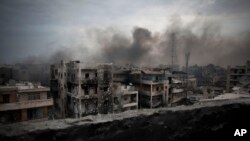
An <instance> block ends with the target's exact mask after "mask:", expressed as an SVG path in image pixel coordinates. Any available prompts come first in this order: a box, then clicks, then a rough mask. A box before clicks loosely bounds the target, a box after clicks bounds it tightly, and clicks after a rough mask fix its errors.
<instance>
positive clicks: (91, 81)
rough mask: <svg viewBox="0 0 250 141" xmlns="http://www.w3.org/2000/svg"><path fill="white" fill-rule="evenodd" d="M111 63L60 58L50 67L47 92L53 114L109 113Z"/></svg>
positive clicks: (111, 97)
mask: <svg viewBox="0 0 250 141" xmlns="http://www.w3.org/2000/svg"><path fill="white" fill-rule="evenodd" d="M112 83H113V74H112V64H97V65H96V64H90V63H81V62H80V61H70V62H64V61H62V62H61V63H60V64H55V65H52V66H51V92H52V95H53V97H54V99H55V111H56V113H57V117H59V118H60V117H66V116H74V117H81V116H84V115H89V114H96V113H110V112H112V109H113V104H112V103H113V96H112Z"/></svg>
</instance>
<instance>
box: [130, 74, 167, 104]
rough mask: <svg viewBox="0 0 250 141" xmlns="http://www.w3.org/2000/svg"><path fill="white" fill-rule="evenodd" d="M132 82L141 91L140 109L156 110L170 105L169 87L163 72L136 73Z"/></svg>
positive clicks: (131, 75) (131, 76) (132, 75)
mask: <svg viewBox="0 0 250 141" xmlns="http://www.w3.org/2000/svg"><path fill="white" fill-rule="evenodd" d="M130 81H131V82H132V83H133V85H135V88H136V89H137V90H138V91H139V105H140V107H142V108H143V107H145V108H156V107H161V106H165V105H167V104H168V94H169V92H168V89H169V85H168V81H167V79H166V77H165V75H164V72H163V71H152V70H142V71H134V72H131V74H130Z"/></svg>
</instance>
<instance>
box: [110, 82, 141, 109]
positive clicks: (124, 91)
mask: <svg viewBox="0 0 250 141" xmlns="http://www.w3.org/2000/svg"><path fill="white" fill-rule="evenodd" d="M113 86H114V88H113V92H114V108H113V110H114V112H121V111H127V110H134V109H138V91H136V90H135V89H134V86H130V85H123V84H120V83H115V84H114V85H113Z"/></svg>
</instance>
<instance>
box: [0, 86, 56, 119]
mask: <svg viewBox="0 0 250 141" xmlns="http://www.w3.org/2000/svg"><path fill="white" fill-rule="evenodd" d="M49 90H50V89H49V88H47V87H43V86H41V85H39V84H33V83H30V82H25V83H15V82H13V81H12V82H11V83H10V84H9V85H5V86H1V87H0V123H13V122H20V121H29V120H38V119H39V120H46V119H48V117H49V115H50V116H51V109H52V106H53V99H52V98H51V97H50V95H49V94H48V92H49Z"/></svg>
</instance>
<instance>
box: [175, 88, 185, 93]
mask: <svg viewBox="0 0 250 141" xmlns="http://www.w3.org/2000/svg"><path fill="white" fill-rule="evenodd" d="M183 91H184V90H183V89H176V88H173V93H181V92H183Z"/></svg>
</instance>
